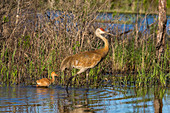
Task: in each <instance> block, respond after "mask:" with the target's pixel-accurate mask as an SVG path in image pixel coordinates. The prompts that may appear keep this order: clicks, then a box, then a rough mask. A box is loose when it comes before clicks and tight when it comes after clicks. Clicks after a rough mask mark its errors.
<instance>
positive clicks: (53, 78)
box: [51, 75, 55, 83]
mask: <svg viewBox="0 0 170 113" xmlns="http://www.w3.org/2000/svg"><path fill="white" fill-rule="evenodd" d="M51 76H52V79H51V83H53V82H54V80H55V77H54V75H51Z"/></svg>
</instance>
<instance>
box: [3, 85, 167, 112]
mask: <svg viewBox="0 0 170 113" xmlns="http://www.w3.org/2000/svg"><path fill="white" fill-rule="evenodd" d="M161 106H162V107H161ZM169 109H170V88H161V87H156V86H154V87H149V88H136V87H104V88H99V89H85V88H78V89H75V88H71V89H69V91H68V92H66V90H65V89H64V87H60V86H50V87H49V88H36V87H35V86H14V87H0V112H14V113H20V112H28V113H49V112H50V113H63V112H69V113H84V112H86V113H92V112H95V113H131V112H134V113H141V112H145V113H154V112H155V113H159V112H161V111H162V112H163V113H168V112H169Z"/></svg>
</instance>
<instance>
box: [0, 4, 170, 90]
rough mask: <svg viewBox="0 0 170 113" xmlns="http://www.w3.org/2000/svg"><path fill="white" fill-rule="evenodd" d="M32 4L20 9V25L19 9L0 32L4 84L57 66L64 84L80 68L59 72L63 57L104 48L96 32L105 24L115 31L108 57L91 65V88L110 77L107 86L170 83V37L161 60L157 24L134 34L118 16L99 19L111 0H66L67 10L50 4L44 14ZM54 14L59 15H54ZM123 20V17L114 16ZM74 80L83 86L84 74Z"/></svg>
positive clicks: (33, 78)
mask: <svg viewBox="0 0 170 113" xmlns="http://www.w3.org/2000/svg"><path fill="white" fill-rule="evenodd" d="M11 2H12V1H11ZM23 2H24V1H23ZM21 4H22V3H21ZM31 4H32V6H34V7H32V6H30V7H24V5H23V7H20V9H23V10H21V12H20V13H21V14H22V15H25V16H20V18H18V19H19V20H18V22H19V23H17V24H16V21H15V20H16V14H15V13H14V12H9V13H10V16H9V17H8V21H4V24H3V28H4V29H6V31H5V30H4V32H3V35H2V36H0V37H1V38H2V40H0V47H1V48H0V69H1V70H0V74H1V79H0V82H1V83H3V84H20V83H25V84H26V85H30V84H36V83H35V82H36V80H37V79H41V78H43V77H46V78H49V77H50V74H51V72H52V71H55V72H56V73H57V74H59V79H58V82H57V83H58V84H59V85H64V86H65V85H66V83H67V80H68V78H69V77H70V76H72V75H74V74H75V73H76V72H77V70H75V69H73V70H72V71H71V72H69V71H66V72H65V73H60V64H61V62H62V60H63V59H64V58H65V57H66V56H69V55H72V54H75V53H78V52H82V51H87V50H94V49H99V48H101V47H103V42H102V41H101V40H100V39H98V38H96V37H95V35H94V31H95V29H96V28H98V27H102V28H104V29H109V30H110V31H111V32H112V33H113V34H116V36H115V37H110V38H108V40H109V44H110V50H109V53H108V55H107V56H106V58H105V59H103V61H102V62H101V63H100V64H99V65H98V66H96V67H95V68H93V69H90V70H89V85H90V87H98V86H100V85H101V86H102V84H103V83H105V82H106V84H105V85H107V84H111V85H121V84H122V85H135V86H139V87H140V86H144V85H152V84H157V83H159V84H161V85H163V86H164V85H167V83H168V82H167V81H169V64H170V60H169V59H170V52H169V51H170V50H169V45H168V44H169V43H170V42H169V41H168V40H166V43H167V44H166V46H165V53H164V56H163V57H162V62H161V63H159V62H157V56H156V45H155V44H156V42H155V39H156V29H157V26H156V25H155V26H152V28H150V29H149V30H147V31H148V32H146V31H140V32H139V30H138V29H135V30H134V31H131V32H129V33H122V32H123V30H122V29H119V23H118V21H115V22H114V24H113V23H111V24H109V25H108V24H105V23H97V22H96V20H97V17H98V16H99V14H98V13H97V12H99V11H100V10H101V9H104V8H105V6H107V5H106V4H107V2H106V3H105V4H96V5H97V6H98V7H96V5H94V6H89V5H88V4H86V3H84V4H79V5H78V6H77V5H75V4H74V2H69V3H68V4H67V3H66V4H64V6H67V5H68V6H67V7H64V8H63V10H62V12H57V11H56V12H55V11H51V12H50V10H49V9H48V8H44V10H43V11H42V10H41V13H38V12H40V10H39V8H38V7H37V6H36V5H37V4H33V3H31ZM58 5H60V6H62V5H61V4H58ZM14 6H15V5H14ZM16 6H17V5H16ZM21 6H22V5H21ZM40 9H42V8H40ZM11 11H12V10H11ZM47 12H48V14H47ZM55 13H60V15H58V17H53V15H55ZM66 15H67V16H66ZM103 15H105V13H103ZM73 17H75V18H73ZM118 19H119V17H117V18H116V19H115V20H118ZM128 21H129V20H128ZM132 23H133V22H132ZM124 24H126V22H125V23H124ZM134 24H135V23H134ZM124 31H125V30H124ZM117 34H121V36H120V35H117ZM140 34H142V35H140ZM136 37H137V38H136ZM167 37H168V36H167ZM47 76H48V77H47ZM72 84H74V86H76V87H82V86H84V85H85V84H86V79H85V73H83V74H81V75H79V76H77V77H76V78H75V79H74V80H73V81H72Z"/></svg>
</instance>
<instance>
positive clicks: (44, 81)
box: [36, 72, 58, 87]
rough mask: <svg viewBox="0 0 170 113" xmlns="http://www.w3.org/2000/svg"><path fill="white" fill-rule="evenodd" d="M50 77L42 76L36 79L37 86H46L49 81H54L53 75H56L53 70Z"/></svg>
mask: <svg viewBox="0 0 170 113" xmlns="http://www.w3.org/2000/svg"><path fill="white" fill-rule="evenodd" d="M51 76H52V79H48V78H42V79H40V80H37V81H36V82H37V85H36V86H37V87H38V86H45V87H48V86H49V85H50V84H51V83H53V82H54V81H55V77H54V76H58V75H57V74H56V73H55V72H52V73H51Z"/></svg>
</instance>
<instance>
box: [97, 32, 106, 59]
mask: <svg viewBox="0 0 170 113" xmlns="http://www.w3.org/2000/svg"><path fill="white" fill-rule="evenodd" d="M97 36H98V37H99V38H101V39H102V40H103V41H104V47H103V48H102V49H98V51H99V52H100V53H101V55H102V57H105V56H106V55H107V53H108V51H109V42H108V40H107V39H106V38H105V37H104V36H102V35H97Z"/></svg>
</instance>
